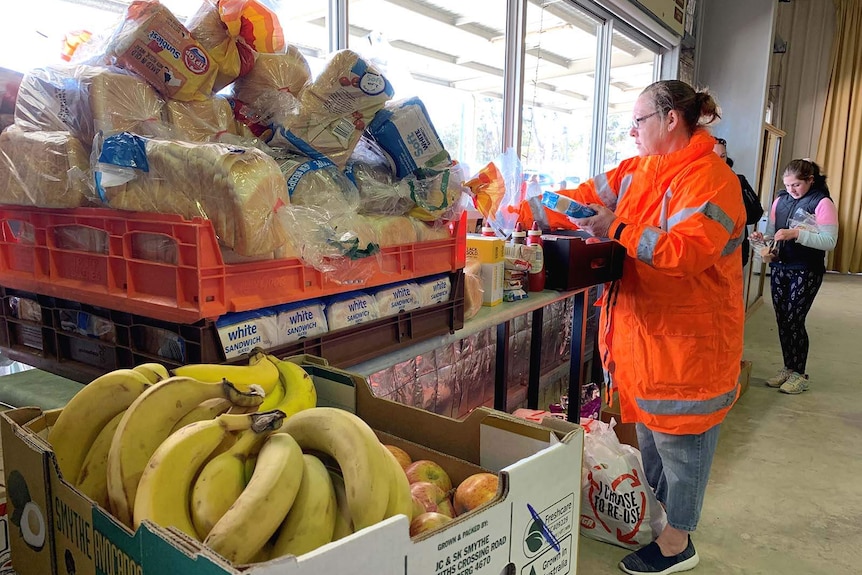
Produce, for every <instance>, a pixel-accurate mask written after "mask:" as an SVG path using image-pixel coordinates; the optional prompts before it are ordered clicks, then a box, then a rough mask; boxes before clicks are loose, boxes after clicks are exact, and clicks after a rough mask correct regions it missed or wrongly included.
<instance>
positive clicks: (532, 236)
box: [527, 222, 545, 292]
mask: <svg viewBox="0 0 862 575" xmlns="http://www.w3.org/2000/svg"><path fill="white" fill-rule="evenodd" d="M527 245H528V246H534V248H533V261H532V267H531V268H530V279H529V283H530V291H531V292H532V291H542V290H543V289H545V253H544V249H543V248H542V230H541V229H540V228H539V223H538V222H533V227H532V228H530V230H529V231H528V232H527Z"/></svg>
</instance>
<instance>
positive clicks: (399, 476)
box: [380, 444, 413, 523]
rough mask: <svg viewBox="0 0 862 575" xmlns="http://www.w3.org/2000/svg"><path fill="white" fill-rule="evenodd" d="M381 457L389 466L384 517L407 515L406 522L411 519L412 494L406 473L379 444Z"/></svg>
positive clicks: (390, 453) (389, 452)
mask: <svg viewBox="0 0 862 575" xmlns="http://www.w3.org/2000/svg"><path fill="white" fill-rule="evenodd" d="M380 447H381V449H382V450H383V457H384V458H385V459H386V463H387V465H388V466H389V468H390V472H389V473H390V476H389V503H388V505H387V506H386V518H389V517H394V516H396V515H398V514H399V513H401V514H403V515H406V516H407V522H408V523H409V522H410V521H413V496H412V495H411V494H410V482H409V481H408V480H407V474H406V473H404V469H403V468H402V467H401V464H400V463H398V460H397V459H395V456H394V455H393V454H392V452H391V451H389V450H388V449H386V447H384V446H383V444H381V445H380Z"/></svg>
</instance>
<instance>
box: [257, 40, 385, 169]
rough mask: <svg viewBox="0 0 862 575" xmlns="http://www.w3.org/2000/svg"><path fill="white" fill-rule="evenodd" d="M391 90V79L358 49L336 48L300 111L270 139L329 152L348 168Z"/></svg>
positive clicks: (308, 152)
mask: <svg viewBox="0 0 862 575" xmlns="http://www.w3.org/2000/svg"><path fill="white" fill-rule="evenodd" d="M392 95H393V89H392V85H391V84H390V83H389V81H388V80H387V79H386V78H385V77H384V76H383V75H382V74H381V73H380V71H379V70H378V69H377V68H375V67H374V66H373V65H371V64H369V63H368V62H367V61H365V60H364V59H362V58H361V57H360V56H359V55H358V54H357V53H356V52H352V51H350V50H339V51H337V52H334V53H333V54H331V55H330V58H329V60H328V61H327V63H326V67H325V68H324V69H323V71H322V72H321V73H320V75H319V76H318V77H317V78H315V79H314V81H313V82H311V83H310V84H309V85H308V86H306V88H305V89H304V90H302V94H301V95H300V110H299V116H298V117H296V118H295V119H292V121H291V123H290V124H289V125H286V126H285V125H282V126H280V127H278V129H277V130H276V131H275V133H274V134H273V138H272V140H271V142H270V145H272V146H274V147H288V148H291V149H294V150H296V151H298V152H299V153H301V154H303V155H305V156H308V157H310V158H315V159H318V158H321V157H326V158H329V159H330V160H331V161H332V162H333V163H334V164H336V165H337V166H338V167H339V168H341V169H343V168H344V166H345V164H346V163H347V160H348V158H349V157H350V154H351V153H352V152H353V149H354V148H355V147H356V144H357V142H358V141H359V137H360V136H361V135H362V132H363V131H364V130H365V127H366V126H367V125H368V123H369V122H371V119H372V118H373V117H374V115H375V114H376V113H377V112H378V111H379V110H380V109H381V108H383V105H384V104H385V103H386V102H387V101H389V100H390V99H391V98H392Z"/></svg>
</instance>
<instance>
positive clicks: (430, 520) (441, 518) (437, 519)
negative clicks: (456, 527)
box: [410, 512, 452, 537]
mask: <svg viewBox="0 0 862 575" xmlns="http://www.w3.org/2000/svg"><path fill="white" fill-rule="evenodd" d="M450 521H452V518H451V517H447V516H445V515H443V514H442V513H431V512H428V513H423V514H422V515H420V516H419V517H417V518H416V519H414V520H413V521H411V522H410V537H416V536H417V535H419V534H420V533H425V532H426V531H431V530H432V529H437V528H438V527H440V526H441V525H445V524H447V523H449V522H450Z"/></svg>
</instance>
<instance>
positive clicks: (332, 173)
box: [278, 155, 380, 283]
mask: <svg viewBox="0 0 862 575" xmlns="http://www.w3.org/2000/svg"><path fill="white" fill-rule="evenodd" d="M278 163H279V165H280V167H281V171H282V173H283V175H284V178H285V181H286V182H287V189H288V193H289V194H290V205H288V206H284V207H282V208H281V209H279V210H278V218H279V221H280V222H281V224H282V227H283V229H284V231H285V233H286V234H287V236H288V239H289V243H290V244H291V245H293V246H295V247H298V248H299V252H300V257H302V259H303V260H305V261H306V263H308V264H309V265H311V266H313V267H315V268H316V269H318V270H320V271H322V272H325V273H328V274H329V275H330V279H332V280H333V281H336V282H340V283H349V282H357V281H362V280H364V279H367V277H369V275H370V270H365V271H359V269H358V268H359V266H357V265H355V264H354V262H355V261H356V260H361V259H363V258H366V257H369V256H373V255H376V254H379V251H380V245H379V240H378V237H377V233H376V231H375V229H374V227H373V226H372V225H371V223H369V222H368V221H366V220H365V219H364V218H362V217H361V216H360V215H359V214H358V213H357V208H358V206H359V191H358V190H357V189H356V186H354V185H353V184H352V183H351V182H350V180H348V179H347V177H346V176H345V175H344V174H343V173H342V172H341V171H340V170H338V168H336V167H335V166H334V165H333V164H332V163H331V162H330V161H329V160H326V159H318V160H311V159H308V158H304V157H302V156H292V155H290V156H285V157H282V158H279V159H278Z"/></svg>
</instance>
